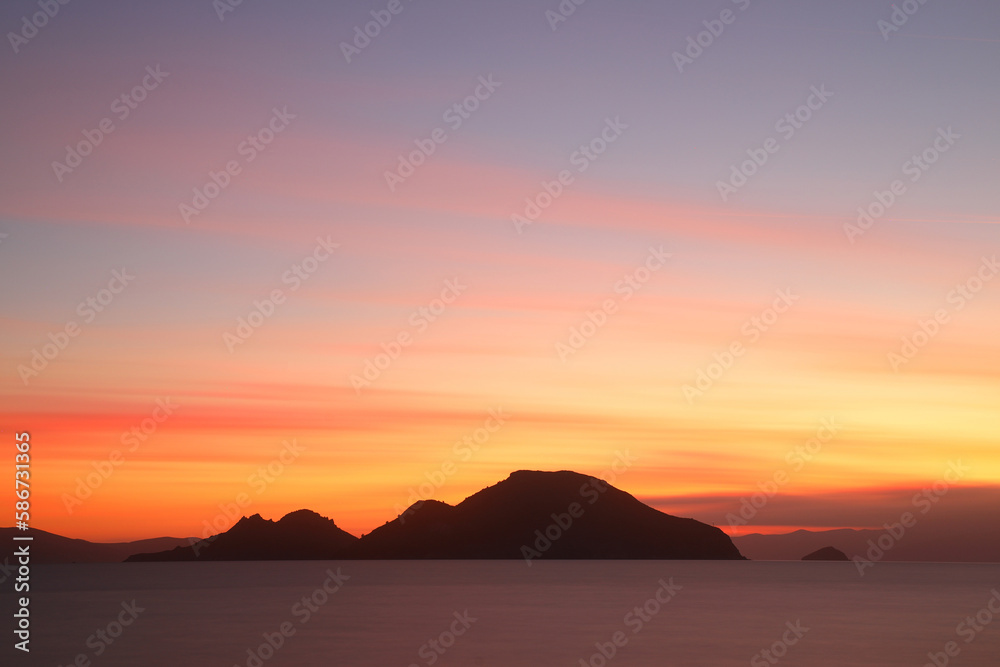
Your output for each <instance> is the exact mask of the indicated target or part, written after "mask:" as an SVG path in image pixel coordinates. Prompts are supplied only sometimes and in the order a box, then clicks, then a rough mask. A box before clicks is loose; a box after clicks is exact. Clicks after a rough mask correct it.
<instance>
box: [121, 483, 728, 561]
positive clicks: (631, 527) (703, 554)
mask: <svg viewBox="0 0 1000 667" xmlns="http://www.w3.org/2000/svg"><path fill="white" fill-rule="evenodd" d="M332 558H357V559H424V558H441V559H451V558H455V559H480V558H483V559H485V558H489V559H510V558H523V559H526V560H528V561H529V562H530V561H533V560H535V559H538V558H565V559H608V558H622V559H629V558H631V559H648V558H657V559H661V558H662V559H676V558H683V559H741V558H743V557H742V556H741V555H740V552H739V551H738V550H737V549H736V547H735V546H734V545H733V543H732V541H731V540H730V539H729V537H728V536H727V535H726V534H725V533H723V532H722V531H721V530H719V529H718V528H715V527H713V526H709V525H706V524H704V523H701V522H699V521H695V520H694V519H681V518H678V517H675V516H670V515H669V514H664V513H663V512H660V511H659V510H656V509H654V508H652V507H649V506H648V505H645V504H643V503H642V502H640V501H639V500H637V499H636V498H634V497H633V496H631V495H629V494H628V493H625V492H624V491H621V490H620V489H617V488H615V487H613V486H611V485H609V484H607V483H605V482H603V481H601V480H600V479H597V478H594V477H590V476H587V475H581V474H579V473H575V472H571V471H568V470H562V471H559V472H541V471H536V470H518V471H516V472H513V473H511V474H510V475H509V476H508V477H507V479H505V480H503V481H502V482H499V483H497V484H494V485H493V486H489V487H487V488H485V489H483V490H481V491H479V492H478V493H475V494H473V495H472V496H469V497H468V498H466V499H465V500H463V501H462V502H461V503H459V504H458V505H455V506H452V505H448V504H447V503H443V502H440V501H437V500H424V501H419V502H416V503H414V504H413V505H412V506H410V507H409V508H407V509H406V511H404V512H403V513H402V514H401V515H400V516H399V517H397V518H396V519H395V520H393V521H390V522H387V523H385V524H384V525H382V526H381V527H379V528H376V529H375V530H374V531H372V532H371V533H369V534H368V535H365V536H364V537H363V538H361V539H360V540H358V539H357V538H355V537H353V536H352V535H349V534H348V533H345V532H344V531H342V530H340V529H339V528H337V526H336V524H334V522H333V521H332V520H330V519H326V518H324V517H322V516H320V515H318V514H316V513H315V512H311V511H309V510H299V511H297V512H292V513H290V514H287V515H286V516H284V517H283V518H282V519H281V520H280V521H278V522H273V521H269V520H266V519H263V518H262V517H261V516H260V515H258V514H255V515H253V516H251V517H244V518H242V519H240V521H239V522H237V523H236V525H234V526H233V527H232V528H231V529H230V530H229V531H228V532H226V533H223V534H221V535H217V536H215V537H213V538H210V539H209V540H203V541H201V542H199V543H197V544H195V545H192V546H187V547H178V548H176V549H174V550H172V551H166V552H160V553H155V554H139V555H136V556H133V557H131V558H129V560H132V561H151V560H276V559H332Z"/></svg>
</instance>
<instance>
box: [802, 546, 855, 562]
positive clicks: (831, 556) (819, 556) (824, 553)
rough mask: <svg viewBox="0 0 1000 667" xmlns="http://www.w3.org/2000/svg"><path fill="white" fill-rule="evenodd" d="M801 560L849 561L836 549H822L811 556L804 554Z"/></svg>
mask: <svg viewBox="0 0 1000 667" xmlns="http://www.w3.org/2000/svg"><path fill="white" fill-rule="evenodd" d="M802 560H850V558H848V557H847V554H845V553H844V552H843V551H841V550H840V549H837V548H836V547H823V548H822V549H817V550H816V551H814V552H812V553H811V554H806V555H805V556H803V557H802Z"/></svg>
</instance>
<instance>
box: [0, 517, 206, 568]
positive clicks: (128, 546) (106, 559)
mask: <svg viewBox="0 0 1000 667" xmlns="http://www.w3.org/2000/svg"><path fill="white" fill-rule="evenodd" d="M15 536H20V537H31V538H32V540H33V542H32V547H31V549H32V551H31V562H32V563H40V564H41V563H116V562H117V563H120V562H121V561H123V560H125V559H126V558H127V557H128V556H130V555H132V554H135V553H139V552H142V551H160V550H162V549H171V548H173V547H175V546H177V545H182V544H190V543H191V538H188V537H155V538H152V539H147V540H137V541H135V542H88V541H87V540H78V539H74V538H70V537H63V536H62V535H56V534H55V533H50V532H47V531H44V530H39V529H38V528H31V529H29V530H27V531H23V530H18V529H16V528H0V541H2V542H4V543H6V544H10V543H11V539H12V538H13V537H15ZM16 561H17V559H16V558H13V559H12V558H11V557H10V556H9V555H4V557H3V561H2V562H0V573H2V572H6V571H7V568H9V567H10V566H11V563H12V562H13V563H15V565H16ZM2 579H3V577H2V574H0V581H2Z"/></svg>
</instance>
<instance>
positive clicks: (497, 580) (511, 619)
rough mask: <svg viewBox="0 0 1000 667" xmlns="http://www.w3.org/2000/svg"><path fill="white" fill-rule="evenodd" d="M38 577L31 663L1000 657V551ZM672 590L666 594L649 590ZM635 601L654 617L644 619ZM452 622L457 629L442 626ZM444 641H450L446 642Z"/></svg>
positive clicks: (97, 571)
mask: <svg viewBox="0 0 1000 667" xmlns="http://www.w3.org/2000/svg"><path fill="white" fill-rule="evenodd" d="M338 568H339V570H338ZM328 571H329V572H332V573H334V574H337V573H338V572H339V574H340V575H341V577H342V584H343V585H342V587H341V588H340V589H339V590H337V591H336V592H334V593H332V594H329V595H328V596H327V601H326V603H325V604H321V605H318V606H317V607H316V611H314V612H313V611H310V612H309V613H308V614H306V613H305V611H304V610H305V609H306V607H303V606H301V605H300V606H298V607H296V604H300V603H301V600H302V598H303V596H311V595H313V594H314V593H315V591H316V589H317V588H320V587H322V585H323V583H324V581H325V580H327V579H328V577H329V574H328ZM345 575H346V576H345ZM348 577H349V578H348ZM36 581H37V582H38V584H37V587H38V592H37V593H35V596H34V600H35V602H34V604H35V607H34V609H33V614H35V618H36V620H37V628H38V630H37V633H38V634H37V636H36V637H35V638H34V641H33V642H32V648H33V650H32V658H33V661H32V664H51V665H68V664H71V663H72V661H73V660H74V659H76V656H77V655H78V654H81V653H83V654H86V655H87V657H88V658H90V659H91V660H92V661H93V662H92V664H94V665H101V666H102V667H105V666H107V667H113V666H117V665H121V666H123V667H124V666H127V667H134V666H135V665H143V666H147V667H156V666H159V665H164V666H167V665H169V666H171V667H173V666H175V665H178V664H187V665H192V666H198V667H200V666H202V665H226V666H230V665H244V666H245V665H247V664H248V662H247V661H248V660H249V659H250V656H249V654H248V649H251V648H252V649H253V650H254V651H256V650H258V647H259V646H260V645H261V644H262V643H263V642H264V638H263V634H264V633H268V634H271V633H274V632H275V631H277V630H279V628H280V626H281V624H282V623H285V622H288V623H290V624H291V627H292V628H294V634H291V635H290V636H289V637H287V639H285V641H284V642H283V645H282V646H281V648H280V649H279V650H278V651H276V652H274V654H273V655H272V656H271V657H270V658H269V659H267V660H266V661H264V662H263V664H266V665H268V666H276V665H290V666H296V667H311V666H313V665H317V666H318V665H351V666H359V667H367V666H372V667H375V666H378V667H386V666H391V665H400V666H401V667H408V666H410V665H430V664H432V663H431V661H430V660H431V658H432V657H433V658H434V662H433V664H436V665H442V666H449V665H455V666H458V665H462V666H467V665H475V666H487V665H503V666H508V665H517V666H524V667H528V666H536V665H537V666H538V667H551V666H553V665H571V666H577V665H580V664H581V662H580V661H581V660H584V661H585V662H584V664H592V665H595V666H598V665H602V664H604V663H603V662H601V660H602V657H601V656H600V654H599V653H597V651H598V648H597V647H596V646H595V644H596V643H602V644H605V645H607V644H608V643H609V642H610V641H611V640H612V637H613V635H614V633H616V632H622V633H624V638H625V640H626V642H625V643H624V645H623V646H622V647H621V648H617V649H616V652H615V653H616V654H615V655H614V657H613V658H612V659H611V660H609V661H608V662H607V664H608V665H615V666H618V665H621V666H625V665H629V666H646V665H650V666H652V665H657V666H663V665H678V666H684V667H691V666H704V667H726V666H729V665H733V666H735V665H747V664H760V665H765V664H772V663H770V662H768V661H767V660H766V659H765V658H764V657H763V656H762V655H761V653H760V652H761V651H762V650H765V649H769V648H770V647H771V646H772V644H774V642H779V641H781V640H782V638H783V637H786V638H788V639H793V638H795V633H791V634H790V631H789V627H795V628H798V633H799V634H800V636H801V638H800V639H798V640H797V641H796V642H795V643H794V644H791V645H788V646H786V647H784V648H785V649H786V650H782V649H781V648H779V649H778V652H779V653H783V654H784V655H783V657H781V659H780V660H779V661H778V662H779V663H780V664H782V665H808V666H810V667H824V666H827V665H829V666H831V667H832V666H838V667H840V666H842V665H864V666H868V665H871V666H875V665H878V666H879V667H895V666H897V665H898V666H900V667H902V666H903V665H917V666H919V665H924V664H925V663H927V662H928V652H940V651H942V650H943V649H944V647H945V644H946V643H947V642H949V641H955V642H957V644H958V647H959V650H960V653H959V654H958V656H956V657H954V658H951V663H950V664H954V665H960V666H962V667H975V666H982V667H986V666H988V665H989V666H991V667H992V666H995V665H996V664H997V656H998V655H1000V623H997V622H988V623H986V624H985V625H982V626H981V627H982V630H981V632H977V633H975V634H974V635H973V636H972V641H971V642H968V643H966V641H965V638H966V637H968V636H969V634H970V633H969V632H968V630H966V632H965V633H963V635H962V636H959V635H958V634H956V626H958V625H959V624H960V623H962V622H963V620H964V619H965V618H966V617H967V616H969V615H972V616H975V615H976V614H977V613H978V612H980V611H981V610H982V609H984V608H986V606H987V603H988V602H989V601H990V598H991V595H992V593H991V590H994V589H997V588H998V587H1000V566H998V565H993V564H990V565H968V564H962V565H958V564H906V563H879V564H877V565H876V566H875V567H873V568H869V569H868V570H867V571H866V574H865V576H864V577H861V576H859V575H858V572H857V569H856V567H855V566H854V564H853V563H821V562H817V563H799V562H780V563H779V562H696V561H600V562H598V561H548V562H535V563H534V564H533V565H532V566H531V567H528V566H526V565H525V564H524V563H523V562H521V561H424V562H413V561H409V562H392V561H377V562H373V561H367V562H363V561H340V562H317V561H311V562H256V563H193V564H187V563H182V564H175V563H151V564H129V565H119V564H108V565H72V566H65V565H63V566H41V567H38V568H37V578H36ZM664 583H665V584H668V585H670V586H671V592H666V590H665V589H663V584H664ZM335 587H336V585H335V584H334V585H332V586H331V588H335ZM658 590H659V591H661V593H660V599H661V600H663V599H665V600H667V601H666V602H665V603H662V604H661V603H655V604H654V603H649V601H650V599H655V595H656V593H657V591H658ZM5 597H6V596H5ZM322 598H323V596H318V597H317V598H316V599H318V600H322ZM133 599H134V600H135V602H136V604H137V605H138V608H141V609H143V611H141V612H139V614H138V616H137V617H136V619H135V621H134V622H133V623H132V624H131V625H130V626H128V627H127V628H125V629H124V631H123V632H122V634H121V635H120V636H119V638H118V639H116V640H115V641H114V642H113V643H112V644H110V645H104V650H103V652H102V654H101V655H100V656H96V655H95V648H94V646H101V645H102V643H101V642H100V641H97V640H91V643H92V645H93V646H92V647H89V648H88V646H87V641H88V637H89V636H90V635H92V634H93V633H94V632H95V630H97V629H98V626H101V627H105V624H106V623H110V622H112V621H114V620H115V619H116V618H117V617H118V615H119V613H120V612H121V610H122V603H123V602H125V603H126V604H128V603H131V601H132V600H133ZM647 603H649V604H648V605H647ZM998 603H1000V601H998V602H994V603H993V604H994V608H996V607H997V606H998ZM636 606H640V607H642V606H645V607H646V609H647V612H648V611H649V610H653V612H654V613H651V614H650V613H646V614H645V618H646V620H642V616H643V615H642V614H638V615H637V614H636V613H635V607H636ZM5 607H6V605H5ZM657 607H659V610H658V611H656V608H657ZM988 613H989V615H990V616H991V617H992V615H993V614H992V612H988ZM456 614H457V616H456ZM459 618H464V619H465V620H463V621H458V620H456V619H459ZM983 618H985V616H984V615H981V617H980V620H983ZM102 619H103V620H102ZM998 620H1000V619H998ZM287 627H288V626H286V628H287ZM967 627H971V626H967ZM452 629H454V630H455V631H456V632H457V631H461V634H458V635H457V636H455V637H454V642H451V641H450V639H451V638H449V637H448V636H445V637H444V638H443V639H442V637H441V635H442V633H446V634H447V633H449V632H450V631H451V630H452ZM272 636H273V635H272ZM435 638H437V639H439V640H441V641H442V642H443V643H450V644H451V645H450V648H447V650H445V651H444V652H443V654H442V653H436V652H435V651H433V649H431V647H430V646H429V645H428V641H429V640H431V639H435ZM267 653H268V652H267V651H266V650H265V651H264V654H265V655H267ZM752 660H756V662H751V661H752ZM258 664H259V663H257V662H255V661H253V660H251V661H250V665H251V667H253V666H254V665H258Z"/></svg>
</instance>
